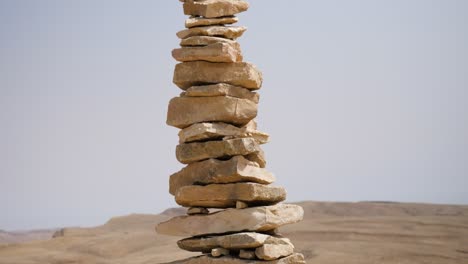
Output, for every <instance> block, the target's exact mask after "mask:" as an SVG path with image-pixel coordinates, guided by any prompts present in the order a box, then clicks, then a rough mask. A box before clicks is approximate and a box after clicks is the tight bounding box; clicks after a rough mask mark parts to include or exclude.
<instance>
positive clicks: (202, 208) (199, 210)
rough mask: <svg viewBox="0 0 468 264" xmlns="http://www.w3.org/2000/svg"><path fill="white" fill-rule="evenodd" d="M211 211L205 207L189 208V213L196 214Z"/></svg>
mask: <svg viewBox="0 0 468 264" xmlns="http://www.w3.org/2000/svg"><path fill="white" fill-rule="evenodd" d="M209 213H210V211H209V210H208V209H207V208H204V207H190V208H189V209H188V210H187V214H188V215H196V214H209Z"/></svg>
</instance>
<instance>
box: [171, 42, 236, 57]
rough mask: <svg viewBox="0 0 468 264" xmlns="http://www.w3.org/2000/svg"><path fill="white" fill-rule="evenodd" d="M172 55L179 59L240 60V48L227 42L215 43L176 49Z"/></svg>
mask: <svg viewBox="0 0 468 264" xmlns="http://www.w3.org/2000/svg"><path fill="white" fill-rule="evenodd" d="M172 57H174V59H176V60H177V61H199V60H201V61H210V62H240V61H242V54H241V51H240V50H239V49H236V48H235V47H234V46H232V45H230V44H227V43H222V42H218V43H214V44H210V45H207V46H203V47H183V48H179V49H174V50H173V51H172Z"/></svg>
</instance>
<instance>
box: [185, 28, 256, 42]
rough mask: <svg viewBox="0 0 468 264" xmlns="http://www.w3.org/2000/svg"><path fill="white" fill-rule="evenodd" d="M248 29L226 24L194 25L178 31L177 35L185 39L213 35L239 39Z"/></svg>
mask: <svg viewBox="0 0 468 264" xmlns="http://www.w3.org/2000/svg"><path fill="white" fill-rule="evenodd" d="M246 30H247V28H246V27H234V26H230V27H225V26H206V27H194V28H188V29H184V30H181V31H179V32H177V37H179V38H180V39H185V38H189V37H193V36H211V37H221V38H227V39H232V40H234V39H237V38H239V37H241V36H242V34H244V32H245V31H246Z"/></svg>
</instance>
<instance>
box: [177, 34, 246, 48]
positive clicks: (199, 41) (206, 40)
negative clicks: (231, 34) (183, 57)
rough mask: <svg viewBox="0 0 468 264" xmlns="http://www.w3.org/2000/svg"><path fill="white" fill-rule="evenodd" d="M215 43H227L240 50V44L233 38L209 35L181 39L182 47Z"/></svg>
mask: <svg viewBox="0 0 468 264" xmlns="http://www.w3.org/2000/svg"><path fill="white" fill-rule="evenodd" d="M214 43H226V44H229V45H231V46H233V47H234V48H235V49H238V50H240V44H239V43H238V42H237V41H235V40H231V39H226V38H219V37H209V36H193V37H188V38H185V39H182V40H181V41H180V46H182V47H203V46H208V45H211V44H214Z"/></svg>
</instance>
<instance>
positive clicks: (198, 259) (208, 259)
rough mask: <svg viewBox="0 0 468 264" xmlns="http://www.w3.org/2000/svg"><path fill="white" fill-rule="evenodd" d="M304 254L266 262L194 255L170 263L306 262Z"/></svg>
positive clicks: (257, 263) (251, 263) (279, 263)
mask: <svg viewBox="0 0 468 264" xmlns="http://www.w3.org/2000/svg"><path fill="white" fill-rule="evenodd" d="M305 263H306V262H305V260H304V256H303V255H302V254H299V253H295V254H292V255H291V256H288V257H285V258H281V259H277V260H272V261H268V262H265V261H264V260H248V259H239V258H236V257H231V256H226V257H221V258H213V257H209V256H200V257H193V258H189V259H184V260H180V261H176V262H172V263H168V264H305Z"/></svg>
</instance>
